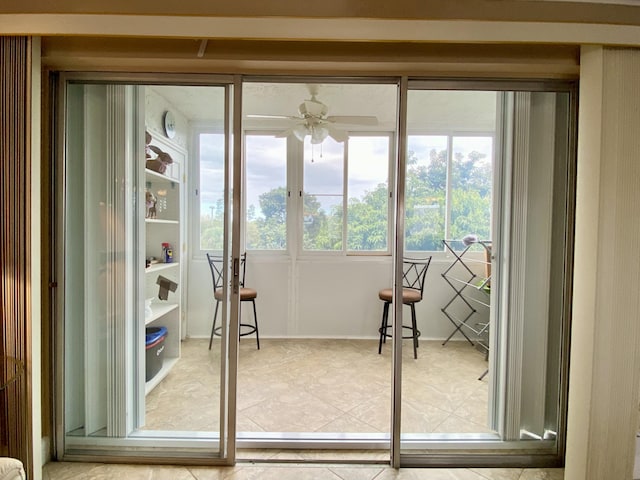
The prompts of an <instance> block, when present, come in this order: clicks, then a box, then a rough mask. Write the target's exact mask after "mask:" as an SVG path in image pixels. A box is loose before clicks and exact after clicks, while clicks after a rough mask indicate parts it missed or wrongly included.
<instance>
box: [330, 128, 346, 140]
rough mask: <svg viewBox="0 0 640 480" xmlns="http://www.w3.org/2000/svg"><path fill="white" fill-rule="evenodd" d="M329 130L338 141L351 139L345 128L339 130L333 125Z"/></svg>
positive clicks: (331, 135)
mask: <svg viewBox="0 0 640 480" xmlns="http://www.w3.org/2000/svg"><path fill="white" fill-rule="evenodd" d="M328 130H329V136H330V137H331V138H333V139H334V140H335V141H336V142H338V143H342V142H346V141H347V140H348V139H349V135H348V134H347V132H345V131H344V130H338V129H336V128H331V127H330V128H329V129H328Z"/></svg>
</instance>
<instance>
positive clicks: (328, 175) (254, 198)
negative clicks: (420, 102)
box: [200, 134, 493, 215]
mask: <svg viewBox="0 0 640 480" xmlns="http://www.w3.org/2000/svg"><path fill="white" fill-rule="evenodd" d="M389 141H390V137H388V136H385V135H379V134H378V135H375V136H358V137H350V139H349V141H348V144H346V148H348V154H349V162H348V169H349V170H348V183H347V188H348V196H349V197H350V198H353V197H357V198H362V196H363V195H364V194H365V193H366V192H367V191H370V190H373V189H375V187H376V186H377V185H378V184H379V183H386V182H387V181H388V175H389V166H388V165H389V163H388V162H389V155H390V154H389V148H390V147H389ZM246 142H247V143H246V148H245V151H246V159H245V162H246V192H247V198H246V202H247V206H250V205H254V206H255V208H256V214H257V215H260V207H259V201H258V197H259V196H260V195H261V194H262V193H264V192H266V191H269V190H271V189H273V188H277V187H280V186H286V175H287V172H286V155H287V152H286V145H287V141H286V138H276V137H273V136H268V135H249V136H247V137H246ZM344 148H345V143H339V142H336V141H334V140H333V139H332V138H330V137H328V138H327V139H325V140H324V142H323V143H322V145H311V144H310V142H309V137H306V139H305V144H304V160H303V182H304V187H303V191H304V192H305V193H307V194H313V195H316V197H317V198H318V200H319V201H320V202H321V203H322V205H323V207H324V208H325V209H329V208H330V207H331V205H333V204H336V203H338V204H339V203H340V202H341V201H342V195H343V190H342V179H343V176H344V166H343V150H344ZM446 148H447V137H446V136H444V135H421V136H416V135H412V136H410V140H409V150H410V151H413V152H414V153H415V155H416V156H417V157H418V164H426V163H427V162H428V159H429V153H430V151H431V150H432V149H435V150H436V151H440V150H446ZM453 150H454V152H460V153H462V154H463V155H464V156H466V155H468V154H469V152H471V151H473V150H475V151H479V152H482V153H484V154H485V155H486V157H485V158H486V161H487V162H490V161H491V159H492V156H493V138H492V137H489V136H480V137H473V136H456V137H455V138H454V142H453ZM312 158H313V161H311V160H312ZM223 159H224V143H223V136H222V135H221V134H203V135H202V136H201V142H200V202H201V205H202V209H201V214H204V215H206V214H209V213H210V207H212V206H214V205H215V204H216V202H217V200H218V199H220V198H222V194H223V188H224V183H223V182H224V176H223V175H224V170H223ZM291 188H294V187H293V186H292V187H291ZM324 195H327V196H324Z"/></svg>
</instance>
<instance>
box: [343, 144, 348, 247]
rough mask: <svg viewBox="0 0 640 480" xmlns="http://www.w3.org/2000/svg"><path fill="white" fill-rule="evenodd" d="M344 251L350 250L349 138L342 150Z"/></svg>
mask: <svg viewBox="0 0 640 480" xmlns="http://www.w3.org/2000/svg"><path fill="white" fill-rule="evenodd" d="M342 167H343V173H342V253H343V254H346V253H347V252H348V251H349V246H348V244H347V241H348V233H347V229H348V228H349V226H348V218H347V217H348V208H349V206H348V203H349V191H348V189H349V182H348V179H349V140H345V142H344V149H343V152H342Z"/></svg>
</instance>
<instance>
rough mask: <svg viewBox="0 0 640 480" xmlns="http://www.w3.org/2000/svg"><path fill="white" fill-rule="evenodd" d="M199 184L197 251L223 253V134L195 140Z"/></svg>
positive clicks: (209, 135)
mask: <svg viewBox="0 0 640 480" xmlns="http://www.w3.org/2000/svg"><path fill="white" fill-rule="evenodd" d="M196 142H197V148H196V151H197V152H198V163H199V176H200V183H199V188H198V195H199V202H196V203H197V204H198V205H199V207H200V232H199V238H200V250H201V251H202V250H222V244H223V232H224V230H223V227H224V218H223V215H224V203H223V202H224V134H222V133H200V134H198V135H197V136H196Z"/></svg>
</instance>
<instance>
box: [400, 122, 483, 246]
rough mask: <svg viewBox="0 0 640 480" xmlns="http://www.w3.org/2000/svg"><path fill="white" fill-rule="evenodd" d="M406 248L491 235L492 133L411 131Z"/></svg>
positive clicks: (407, 182) (409, 140)
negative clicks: (416, 133)
mask: <svg viewBox="0 0 640 480" xmlns="http://www.w3.org/2000/svg"><path fill="white" fill-rule="evenodd" d="M407 145H408V152H409V154H408V159H407V174H406V223H405V232H406V234H405V248H406V250H409V251H441V250H442V249H443V244H442V240H443V239H447V238H448V239H458V240H459V239H462V238H463V237H465V236H466V235H476V236H477V237H478V238H479V239H490V238H491V192H492V189H491V186H492V179H493V161H492V160H493V136H492V135H477V136H476V135H474V136H472V135H409V138H408V143H407Z"/></svg>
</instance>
